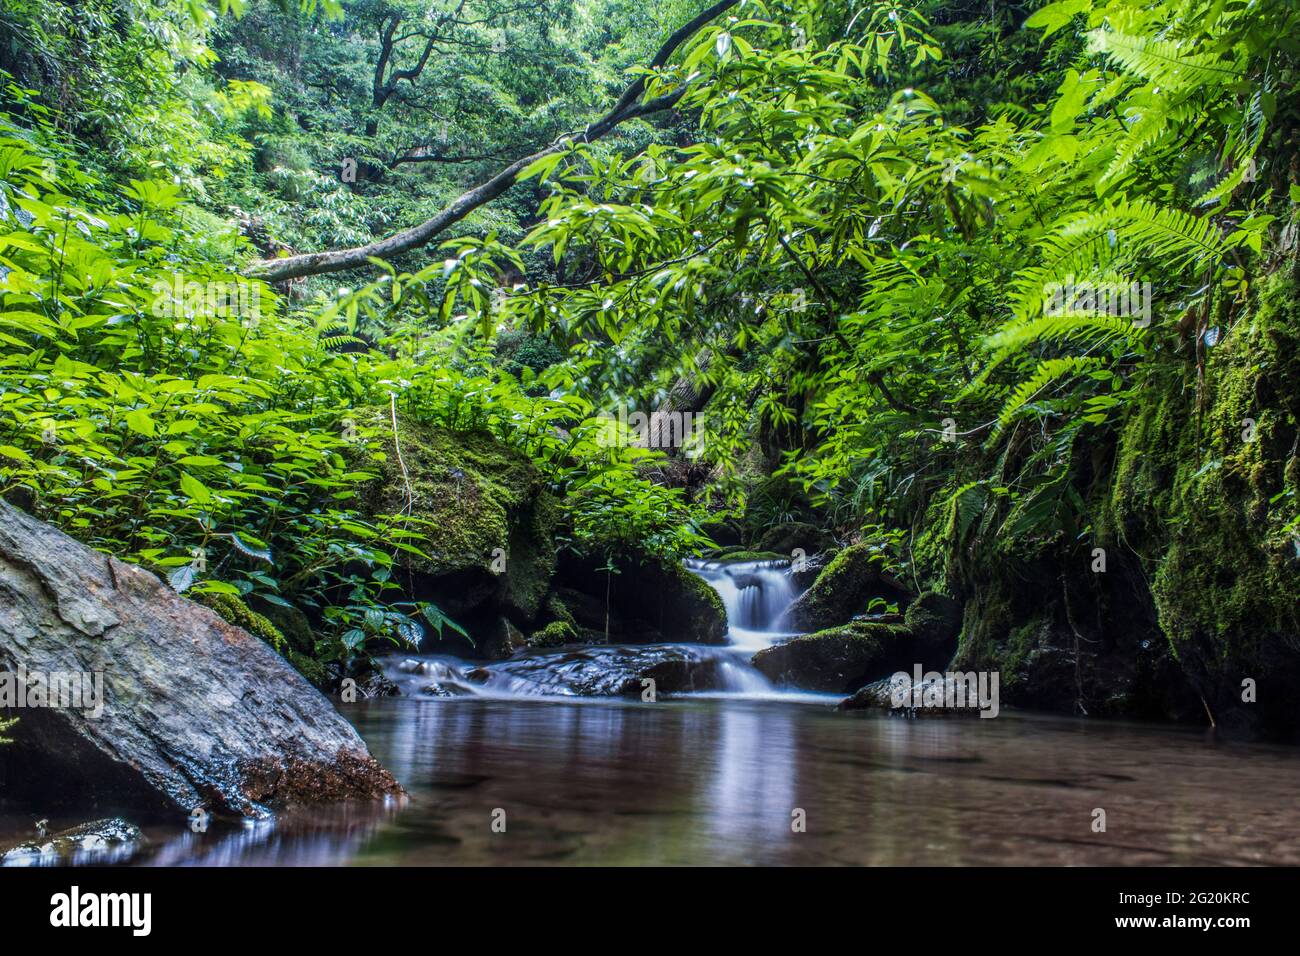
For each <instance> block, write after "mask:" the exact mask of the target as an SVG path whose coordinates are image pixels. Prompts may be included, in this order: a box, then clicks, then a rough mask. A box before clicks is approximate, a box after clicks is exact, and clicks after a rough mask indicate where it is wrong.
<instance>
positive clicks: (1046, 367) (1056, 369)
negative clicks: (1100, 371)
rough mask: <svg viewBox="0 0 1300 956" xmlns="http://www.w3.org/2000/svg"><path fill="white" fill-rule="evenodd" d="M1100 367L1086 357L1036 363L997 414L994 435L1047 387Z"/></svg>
mask: <svg viewBox="0 0 1300 956" xmlns="http://www.w3.org/2000/svg"><path fill="white" fill-rule="evenodd" d="M1100 365H1101V360H1100V359H1097V358H1094V357H1092V356H1086V355H1067V356H1065V357H1064V358H1054V359H1047V360H1045V361H1042V362H1039V363H1038V368H1037V369H1035V370H1034V374H1033V375H1031V376H1030V377H1029V378H1027V379H1026V380H1025V381H1023V382H1021V383H1020V384H1019V385H1017V386H1016V388H1015V390H1014V391H1013V392H1012V393H1011V397H1010V398H1009V399H1008V400H1007V403H1006V404H1005V405H1003V406H1002V411H1000V412H998V424H997V427H996V428H995V429H994V434H997V433H998V432H1000V431H1002V429H1004V428H1006V426H1007V425H1009V424H1010V423H1011V422H1012V421H1013V420H1014V419H1015V417H1016V415H1017V414H1019V412H1020V411H1021V409H1023V408H1024V407H1025V406H1026V405H1028V404H1029V403H1030V402H1031V401H1033V399H1034V398H1035V397H1036V396H1037V395H1038V393H1039V392H1041V391H1042V390H1043V389H1044V388H1046V387H1047V386H1048V385H1051V384H1052V383H1053V382H1055V381H1057V380H1058V379H1061V378H1064V377H1066V376H1067V375H1079V374H1081V373H1084V372H1088V371H1091V370H1092V369H1094V368H1097V367H1098V366H1100Z"/></svg>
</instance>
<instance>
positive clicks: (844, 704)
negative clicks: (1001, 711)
mask: <svg viewBox="0 0 1300 956" xmlns="http://www.w3.org/2000/svg"><path fill="white" fill-rule="evenodd" d="M971 690H972V692H971V693H970V694H967V693H966V688H964V687H963V688H961V689H960V692H959V689H958V687H957V686H956V685H955V684H954V682H953V679H952V678H950V677H949V676H948V675H943V676H936V677H930V678H927V679H923V680H921V681H920V682H919V683H914V682H913V680H912V678H911V677H910V676H908V675H907V674H892V675H890V676H889V677H884V678H881V679H880V680H877V681H872V682H871V683H870V684H867V685H865V686H863V687H861V688H859V689H858V690H857V691H856V692H855V693H854V694H853V696H851V697H848V698H845V699H844V700H842V701H840V703H839V705H838V706H837V707H836V709H837V710H877V711H887V712H889V713H891V714H899V715H906V716H908V717H978V716H979V715H980V707H979V697H978V694H977V693H976V692H975V690H974V688H972V689H971Z"/></svg>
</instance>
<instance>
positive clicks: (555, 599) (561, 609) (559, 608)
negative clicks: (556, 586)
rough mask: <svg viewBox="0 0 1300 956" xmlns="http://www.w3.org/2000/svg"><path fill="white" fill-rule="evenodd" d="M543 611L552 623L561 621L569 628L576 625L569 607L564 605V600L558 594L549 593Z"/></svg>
mask: <svg viewBox="0 0 1300 956" xmlns="http://www.w3.org/2000/svg"><path fill="white" fill-rule="evenodd" d="M545 610H546V614H547V616H548V617H550V618H551V620H553V621H562V622H563V623H565V624H568V625H569V626H570V627H574V626H576V625H577V623H578V622H577V620H576V619H575V618H574V616H573V612H572V611H570V610H569V606H568V605H567V604H565V603H564V600H563V599H562V598H561V597H560V596H559V595H558V594H555V593H551V594H550V595H548V596H547V598H546V605H545Z"/></svg>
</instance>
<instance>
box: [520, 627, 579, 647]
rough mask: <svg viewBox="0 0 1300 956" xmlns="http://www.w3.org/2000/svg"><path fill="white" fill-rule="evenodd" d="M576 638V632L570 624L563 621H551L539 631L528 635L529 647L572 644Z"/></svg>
mask: <svg viewBox="0 0 1300 956" xmlns="http://www.w3.org/2000/svg"><path fill="white" fill-rule="evenodd" d="M577 639H578V632H577V631H576V630H574V627H573V625H572V624H569V623H566V622H564V621H552V622H551V623H550V624H547V625H546V626H545V627H544V628H542V629H541V630H540V631H534V632H533V633H532V634H530V635H529V637H528V646H529V647H559V646H560V645H562V644H572V643H574V642H576V641H577Z"/></svg>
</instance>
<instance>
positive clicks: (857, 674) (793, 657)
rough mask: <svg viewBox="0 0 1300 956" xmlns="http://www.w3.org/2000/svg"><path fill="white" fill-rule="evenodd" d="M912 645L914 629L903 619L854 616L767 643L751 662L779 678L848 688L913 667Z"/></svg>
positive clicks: (806, 686) (810, 686)
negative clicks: (837, 624) (845, 621)
mask: <svg viewBox="0 0 1300 956" xmlns="http://www.w3.org/2000/svg"><path fill="white" fill-rule="evenodd" d="M911 647H912V635H911V632H910V631H909V630H908V629H907V628H906V627H904V626H902V625H899V624H882V623H879V622H869V621H853V622H852V623H850V624H847V625H844V626H842V627H834V628H828V629H826V630H822V631H816V632H814V633H812V634H806V635H804V636H803V637H796V638H795V639H794V640H791V641H786V642H785V643H784V644H777V645H775V646H773V647H768V648H764V649H763V650H761V651H759V652H758V653H757V654H755V655H754V661H753V663H754V667H756V668H757V669H758V670H759V671H760V672H761V673H762V674H763V675H764V676H765V677H767V679H768V680H770V681H772V682H773V683H775V684H779V685H783V686H788V687H798V688H801V689H803V690H815V691H829V692H833V693H843V694H847V693H850V692H851V691H853V690H855V689H856V688H858V687H861V686H862V685H863V684H864V683H865V682H867V681H870V680H874V679H876V678H878V677H881V676H882V675H886V674H889V673H890V672H891V671H896V670H900V669H904V668H905V667H910V666H911V663H910V660H911Z"/></svg>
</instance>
